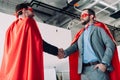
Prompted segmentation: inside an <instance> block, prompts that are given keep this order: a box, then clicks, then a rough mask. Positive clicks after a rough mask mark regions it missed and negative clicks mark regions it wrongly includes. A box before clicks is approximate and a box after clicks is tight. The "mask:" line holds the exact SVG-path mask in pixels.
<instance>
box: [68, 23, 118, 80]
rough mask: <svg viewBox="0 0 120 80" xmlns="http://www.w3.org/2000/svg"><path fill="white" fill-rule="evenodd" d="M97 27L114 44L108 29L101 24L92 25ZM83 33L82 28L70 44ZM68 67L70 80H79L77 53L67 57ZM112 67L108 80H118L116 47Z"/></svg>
mask: <svg viewBox="0 0 120 80" xmlns="http://www.w3.org/2000/svg"><path fill="white" fill-rule="evenodd" d="M94 25H95V26H97V27H101V28H103V29H104V30H105V32H106V33H107V34H108V35H109V36H110V37H111V39H112V40H113V41H114V42H115V40H114V38H113V36H112V35H111V33H110V31H109V29H108V27H107V26H106V25H105V24H103V23H101V22H95V24H94ZM83 31H84V28H82V29H81V30H80V31H79V32H78V33H77V34H76V36H75V38H74V39H73V41H72V44H73V43H74V42H75V41H76V40H78V38H79V36H80V35H81V34H82V32H83ZM69 65H70V80H80V74H78V51H77V52H75V53H73V54H72V55H70V57H69ZM112 65H113V68H114V70H113V71H112V72H111V73H110V74H109V75H110V80H120V62H119V58H118V51H117V47H116V49H115V51H114V56H113V59H112Z"/></svg>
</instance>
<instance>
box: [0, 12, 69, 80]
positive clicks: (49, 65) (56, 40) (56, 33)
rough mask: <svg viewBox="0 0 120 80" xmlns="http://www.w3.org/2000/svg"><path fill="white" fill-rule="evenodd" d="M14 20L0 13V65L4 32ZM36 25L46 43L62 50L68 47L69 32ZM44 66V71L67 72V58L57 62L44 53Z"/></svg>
mask: <svg viewBox="0 0 120 80" xmlns="http://www.w3.org/2000/svg"><path fill="white" fill-rule="evenodd" d="M14 20H15V16H13V15H7V14H4V13H0V44H1V45H0V64H1V61H2V56H3V47H4V37H5V32H6V30H7V28H8V27H9V25H10V24H11V23H12V22H13V21H14ZM37 24H38V26H39V29H40V33H41V35H42V37H43V39H44V40H45V41H46V42H48V43H50V44H53V45H55V46H57V47H59V48H64V49H65V48H67V47H68V46H69V45H70V42H71V31H69V30H66V29H63V28H59V27H56V26H52V25H48V24H44V23H39V22H38V23H37ZM59 65H62V67H59ZM44 66H45V68H46V69H53V68H54V67H56V68H55V69H56V70H57V71H61V72H62V71H63V72H65V71H66V72H68V71H69V67H68V58H66V59H62V60H59V59H58V58H57V57H56V56H53V55H50V54H47V53H44ZM49 71H50V70H49ZM50 76H51V74H50ZM47 77H48V76H47ZM45 80H49V77H48V78H45Z"/></svg>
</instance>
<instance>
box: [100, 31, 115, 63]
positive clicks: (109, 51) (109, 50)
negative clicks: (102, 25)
mask: <svg viewBox="0 0 120 80" xmlns="http://www.w3.org/2000/svg"><path fill="white" fill-rule="evenodd" d="M100 32H101V36H102V40H103V42H104V44H105V46H106V49H105V52H104V57H103V59H102V62H103V63H108V65H109V63H110V62H111V60H112V57H113V54H114V50H115V44H114V42H113V41H112V39H111V38H110V37H109V36H108V35H107V33H106V32H105V31H104V30H103V29H100Z"/></svg>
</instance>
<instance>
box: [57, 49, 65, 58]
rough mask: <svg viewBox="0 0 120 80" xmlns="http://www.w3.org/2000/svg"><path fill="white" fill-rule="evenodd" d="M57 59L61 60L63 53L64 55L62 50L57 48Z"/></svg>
mask: <svg viewBox="0 0 120 80" xmlns="http://www.w3.org/2000/svg"><path fill="white" fill-rule="evenodd" d="M57 57H58V58H59V59H62V58H64V57H65V53H64V50H63V48H59V49H58V55H57Z"/></svg>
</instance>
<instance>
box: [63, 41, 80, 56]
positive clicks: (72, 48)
mask: <svg viewBox="0 0 120 80" xmlns="http://www.w3.org/2000/svg"><path fill="white" fill-rule="evenodd" d="M77 50H78V43H77V41H76V42H75V43H74V44H72V45H71V46H70V47H68V48H67V49H65V50H64V53H65V57H67V56H69V55H70V54H72V53H74V52H75V51H77Z"/></svg>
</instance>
